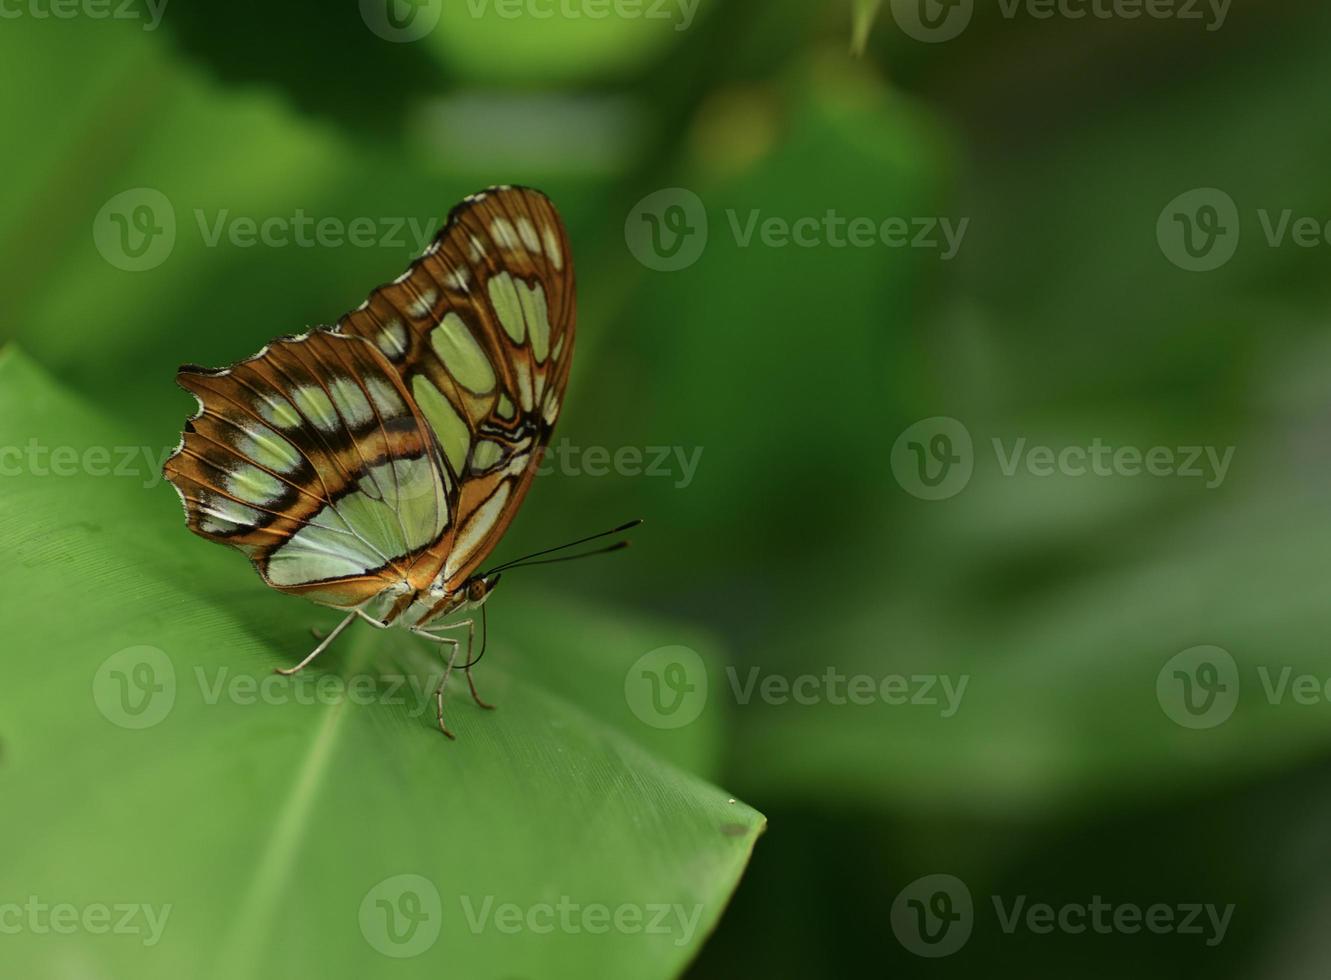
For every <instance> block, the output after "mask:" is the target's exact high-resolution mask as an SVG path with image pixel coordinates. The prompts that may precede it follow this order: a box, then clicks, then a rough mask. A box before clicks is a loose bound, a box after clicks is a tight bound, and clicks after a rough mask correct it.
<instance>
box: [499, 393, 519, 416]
mask: <svg viewBox="0 0 1331 980" xmlns="http://www.w3.org/2000/svg"><path fill="white" fill-rule="evenodd" d="M497 411H498V412H499V417H500V418H501V419H511V418H512V417H513V415H514V413H516V412H517V407H516V406H515V405H514V404H513V399H511V398H509V397H508V395H503V394H501V395H500V396H499V408H498V409H497Z"/></svg>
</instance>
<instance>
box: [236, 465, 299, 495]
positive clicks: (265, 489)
mask: <svg viewBox="0 0 1331 980" xmlns="http://www.w3.org/2000/svg"><path fill="white" fill-rule="evenodd" d="M226 490H227V493H229V494H231V496H233V497H239V498H240V499H241V500H246V501H249V502H250V503H252V504H260V505H263V504H270V503H272V502H273V501H275V500H277V499H278V498H280V497H281V496H282V493H283V491H285V490H286V484H285V483H283V482H282V481H281V480H279V479H278V478H277V477H275V476H273V474H271V473H269V472H267V471H265V470H261V469H259V468H258V467H257V466H251V465H250V464H249V463H242V464H241V465H240V466H237V467H236V468H235V469H233V470H231V471H230V472H228V473H227V475H226Z"/></svg>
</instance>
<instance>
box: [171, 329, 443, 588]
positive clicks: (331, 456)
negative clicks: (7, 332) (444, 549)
mask: <svg viewBox="0 0 1331 980" xmlns="http://www.w3.org/2000/svg"><path fill="white" fill-rule="evenodd" d="M178 380H179V382H180V384H181V385H182V386H183V387H184V388H186V389H187V390H188V391H190V392H192V393H193V394H194V395H195V397H196V398H198V400H199V405H200V409H199V414H197V415H196V416H195V417H194V418H192V419H191V420H190V421H189V422H188V423H187V425H186V428H185V435H184V438H183V440H182V441H181V445H180V448H179V449H178V450H177V451H176V453H175V454H174V455H173V456H172V457H171V458H170V459H169V460H168V461H167V464H166V467H165V471H166V475H167V477H168V479H170V480H171V481H172V483H174V484H175V486H176V488H177V489H178V490H179V491H180V495H181V499H182V500H183V501H184V504H185V511H186V517H187V520H188V523H189V527H190V529H191V530H192V531H194V532H195V533H197V534H200V535H202V536H204V537H206V538H209V539H210V540H213V541H218V542H220V543H223V544H229V545H232V546H234V547H236V548H238V549H240V550H241V551H243V552H244V553H246V554H247V555H249V557H250V558H251V560H252V561H253V562H254V564H255V566H256V567H257V568H258V570H259V572H260V573H261V574H262V575H263V577H264V580H265V581H266V582H267V583H268V584H269V585H271V586H273V587H274V588H277V589H281V590H283V591H286V592H294V593H298V594H303V595H306V596H308V597H309V598H312V599H315V600H316V601H319V602H323V603H325V604H328V605H335V606H343V607H351V606H356V605H359V604H361V603H363V602H364V601H366V600H367V599H369V598H371V597H373V596H375V595H377V594H378V593H379V592H381V591H382V590H383V589H384V588H386V587H388V586H390V585H392V584H394V583H397V582H401V581H404V580H408V579H410V578H411V577H413V576H412V572H413V570H414V569H415V568H416V567H417V566H418V565H419V564H420V563H421V560H422V559H423V558H425V557H426V556H427V555H428V554H429V549H430V548H431V547H432V546H434V545H435V544H436V543H437V541H438V540H439V538H440V536H441V535H443V534H444V533H445V531H446V529H447V528H448V526H449V523H450V518H451V517H452V516H453V514H454V512H455V509H456V502H457V497H458V486H457V484H456V483H451V484H450V482H449V478H448V474H447V471H446V470H445V468H444V467H443V464H442V461H441V460H440V459H439V451H438V447H437V444H436V442H435V440H434V439H433V437H432V434H431V432H430V430H429V428H428V425H427V423H426V422H425V420H424V419H423V418H422V417H421V416H420V414H419V412H418V410H417V409H416V406H415V404H414V402H413V400H412V398H411V397H410V395H409V393H408V392H407V390H406V388H405V387H404V385H403V384H402V381H401V378H400V377H399V376H398V374H397V372H396V371H395V370H394V368H393V366H392V365H391V364H390V363H389V362H388V360H387V359H386V358H385V357H384V356H383V355H382V354H380V353H379V351H378V350H376V349H375V348H374V347H373V346H372V345H370V344H368V343H366V342H364V341H363V340H360V339H358V338H353V337H343V336H339V335H336V334H333V333H331V332H330V331H327V330H316V331H313V332H311V333H310V334H307V335H305V336H303V337H299V338H290V339H285V340H280V341H276V342H274V343H273V344H270V345H269V346H268V347H266V348H264V350H263V351H261V352H260V353H259V354H257V355H256V356H254V357H252V358H250V359H249V360H247V361H242V362H241V363H239V364H236V365H234V366H232V367H230V368H226V369H224V370H221V371H209V370H206V369H203V368H196V367H186V368H182V369H181V372H180V375H179V378H178Z"/></svg>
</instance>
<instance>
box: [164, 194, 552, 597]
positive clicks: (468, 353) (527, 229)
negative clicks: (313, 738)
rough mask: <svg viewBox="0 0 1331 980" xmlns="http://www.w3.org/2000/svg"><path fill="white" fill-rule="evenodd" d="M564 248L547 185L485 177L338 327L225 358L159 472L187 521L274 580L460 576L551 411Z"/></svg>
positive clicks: (187, 375) (499, 530) (184, 373)
mask: <svg viewBox="0 0 1331 980" xmlns="http://www.w3.org/2000/svg"><path fill="white" fill-rule="evenodd" d="M573 334H574V280H573V263H572V257H571V255H570V254H569V246H568V238H567V235H566V233H565V231H564V226H563V223H562V222H561V221H560V219H559V215H558V214H557V212H556V211H555V209H554V206H553V205H552V204H551V203H550V201H549V200H548V199H547V198H546V197H545V196H544V195H543V194H541V193H540V192H538V191H533V190H529V189H525V188H516V187H501V188H494V189H491V190H489V191H486V192H484V193H481V194H477V195H474V196H473V197H470V198H468V199H467V200H466V201H465V202H464V203H463V204H461V205H459V206H458V207H457V208H455V209H454V211H453V212H452V214H451V215H450V216H449V219H448V222H447V224H446V225H445V227H444V228H443V230H441V231H440V233H439V235H438V237H437V238H436V239H435V241H434V242H433V243H432V244H431V245H430V247H429V248H428V249H427V250H426V252H425V254H424V255H423V256H421V258H419V259H417V260H416V261H415V262H414V263H412V265H411V267H410V268H409V269H408V270H407V272H406V273H405V274H403V275H402V276H401V277H400V278H398V279H397V280H396V281H394V282H393V283H390V284H388V285H386V286H382V287H380V288H379V289H377V290H375V291H374V292H373V293H372V294H371V295H370V298H369V299H368V300H367V301H366V302H365V303H363V304H362V305H361V306H360V307H359V308H358V309H357V310H355V311H353V312H352V313H350V314H348V315H347V316H345V317H343V318H342V319H341V320H340V321H339V322H338V324H337V326H336V327H335V328H333V329H332V330H327V329H319V330H315V331H312V332H310V333H309V334H306V335H303V336H301V337H293V338H287V339H283V340H280V341H276V342H274V343H273V344H270V345H269V346H267V347H265V348H264V349H263V350H262V351H260V352H259V353H258V354H256V355H255V356H254V357H252V358H250V359H248V360H246V361H242V362H240V363H239V364H236V365H233V366H232V367H230V368H226V369H223V370H220V371H210V370H206V369H203V368H198V367H192V366H187V367H185V368H182V369H181V372H180V376H179V379H178V380H179V381H180V383H181V385H182V386H183V387H185V388H186V389H187V390H189V391H190V392H192V393H193V394H194V395H195V396H196V397H197V398H198V400H199V405H200V409H199V413H198V414H197V415H196V416H194V417H193V418H192V419H191V420H190V421H189V422H188V423H187V425H186V428H185V435H184V438H183V439H182V441H181V445H180V448H179V449H178V450H177V451H176V453H175V454H174V455H173V456H172V457H171V458H170V459H169V460H168V461H167V464H166V467H165V472H166V476H167V478H168V479H170V480H171V482H172V483H173V484H174V485H175V486H176V488H177V490H178V491H179V492H180V496H181V499H182V500H183V502H184V504H185V512H186V519H187V521H188V524H189V527H190V529H191V530H192V531H194V532H195V533H197V534H200V535H202V536H203V537H206V538H209V539H210V540H213V541H218V542H221V543H223V544H228V545H232V546H234V547H236V548H238V549H240V550H241V551H243V552H244V553H245V554H247V555H248V556H249V557H250V558H251V560H252V561H253V562H254V564H255V566H256V567H257V568H258V570H259V571H260V573H261V574H262V575H263V577H264V580H265V581H266V582H267V583H268V584H269V585H271V586H273V587H274V588H277V589H281V590H283V591H286V592H293V593H298V594H302V595H305V596H307V597H309V598H311V599H314V600H315V601H318V602H322V603H324V604H327V605H334V606H340V607H345V608H350V607H353V606H359V605H361V604H363V603H365V602H366V601H368V600H369V599H372V598H374V597H375V596H377V595H379V594H380V593H382V592H384V591H385V590H387V589H389V588H395V587H399V586H401V585H402V584H403V583H406V584H407V585H408V586H409V587H410V589H411V590H417V591H418V590H423V589H425V588H427V587H429V586H430V585H431V584H432V583H440V584H442V585H443V586H444V588H445V589H446V590H447V591H448V592H450V593H451V592H453V591H454V590H456V589H457V588H459V587H460V586H461V585H462V583H463V582H465V581H466V579H467V577H468V576H469V575H470V574H471V572H472V571H474V570H475V568H476V567H477V565H478V564H479V563H480V562H482V561H483V560H484V559H485V557H486V555H488V554H489V552H490V550H491V549H492V548H493V547H494V545H495V544H496V543H497V542H498V540H499V538H500V536H501V535H502V534H503V532H504V529H505V528H506V527H507V526H508V524H509V522H510V521H511V520H512V519H513V514H514V513H515V512H516V510H517V508H518V505H519V504H520V503H521V501H522V498H523V496H524V495H525V494H526V492H527V488H528V486H529V484H530V482H531V478H532V476H533V475H534V474H535V471H536V464H537V463H538V462H539V459H540V454H541V452H542V451H543V449H544V447H545V446H546V444H547V443H548V442H549V439H550V433H551V430H552V429H553V427H554V424H555V421H556V419H557V418H558V416H559V410H560V407H561V405H562V403H563V397H564V388H565V385H566V384H567V381H568V372H569V364H570V362H571V359H572V354H573Z"/></svg>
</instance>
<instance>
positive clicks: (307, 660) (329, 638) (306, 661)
mask: <svg viewBox="0 0 1331 980" xmlns="http://www.w3.org/2000/svg"><path fill="white" fill-rule="evenodd" d="M355 618H356V613H355V612H352V613H351V614H349V615H348V616H347V618H346V619H344V620H342V622H340V623H338V624H337V625H336V626H334V627H333V631H332V632H331V633H329V634H328V635H327V636H325V637H324V639H323V642H322V643H320V644H319V645H318V646H317V647H315V648H314V651H313V652H312V653H311V654H310V655H309V656H308V657H306V658H305V659H304V660H302V661H301V662H300V663H298V664H296V666H294V667H289V668H287V669H286V670H283V669H282V668H280V667H279V668H277V670H276V673H279V674H281V675H283V676H284V677H290V676H291V675H292V674H298V673H300V672H301V671H302V670H304V669H305V668H306V667H308V666H309V665H310V661H312V660H313V659H314V658H315V657H317V656H319V654H321V653H323V652H324V651H325V650H327V649H328V647H329V645H330V644H331V643H332V642H333V641H334V640H336V639H337V637H338V634H340V633H341V632H342V631H343V630H344V629H346V628H347V627H348V626H350V625H351V621H352V620H353V619H355Z"/></svg>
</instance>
